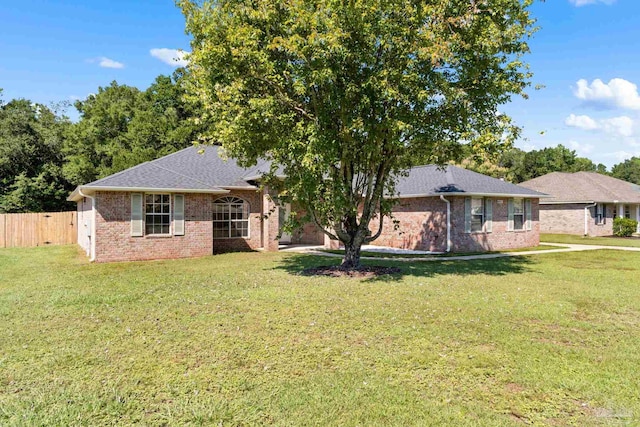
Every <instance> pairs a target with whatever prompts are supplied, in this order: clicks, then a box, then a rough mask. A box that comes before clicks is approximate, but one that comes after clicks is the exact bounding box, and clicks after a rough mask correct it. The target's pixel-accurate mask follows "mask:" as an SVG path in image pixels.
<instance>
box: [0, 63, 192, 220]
mask: <svg viewBox="0 0 640 427" xmlns="http://www.w3.org/2000/svg"><path fill="white" fill-rule="evenodd" d="M183 83H184V69H178V70H177V71H176V72H175V73H174V74H173V75H172V76H159V77H157V78H156V80H155V81H154V82H153V84H151V86H149V88H147V89H146V90H144V91H142V90H140V89H138V88H135V87H132V86H127V85H121V84H118V83H117V82H112V83H111V84H110V85H109V86H107V87H103V88H102V87H101V88H98V91H97V92H96V94H93V95H89V96H88V97H87V98H86V99H85V100H82V101H78V102H76V103H75V106H76V108H77V109H78V111H79V112H80V119H79V120H78V121H77V122H76V123H72V122H71V121H70V120H69V119H68V118H67V117H66V116H65V115H64V114H63V113H64V108H57V107H56V108H50V107H47V106H45V105H41V104H35V103H32V102H31V101H29V100H25V99H16V100H11V101H9V102H7V103H6V104H5V103H3V101H2V99H0V211H1V212H38V211H57V210H63V209H70V208H73V205H72V204H70V203H68V202H66V197H67V196H68V195H69V192H70V191H71V190H72V189H73V186H74V185H79V184H85V183H87V182H91V181H93V180H95V179H97V178H101V177H104V176H107V175H110V174H112V173H115V172H119V171H121V170H123V169H126V168H129V167H132V166H135V165H137V164H139V163H141V162H144V161H148V160H153V159H156V158H158V157H161V156H163V155H166V154H169V153H172V152H174V151H176V150H179V149H181V148H184V147H187V146H189V145H190V144H191V143H193V142H194V141H197V140H198V135H199V134H200V130H201V129H202V128H203V126H204V125H203V124H201V123H202V122H198V120H196V119H197V118H198V117H199V116H200V107H199V105H198V103H192V102H190V101H187V100H185V97H184V96H183V95H184V84H183ZM0 95H1V91H0ZM61 107H65V105H62V106H61Z"/></svg>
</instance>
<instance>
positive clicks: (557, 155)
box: [461, 144, 607, 183]
mask: <svg viewBox="0 0 640 427" xmlns="http://www.w3.org/2000/svg"><path fill="white" fill-rule="evenodd" d="M461 165H462V166H463V167H466V168H467V169H472V170H474V171H476V172H480V173H483V174H485V175H489V176H493V177H495V178H504V179H506V180H507V181H509V182H513V183H520V182H524V181H528V180H530V179H533V178H537V177H539V176H542V175H546V174H548V173H551V172H580V171H587V172H598V173H601V174H607V167H606V166H605V165H603V164H602V163H599V164H598V165H596V164H594V163H593V162H592V161H591V160H590V159H588V158H586V157H579V156H578V155H577V154H576V152H575V150H570V149H568V148H567V147H565V146H563V145H562V144H560V145H558V146H556V147H546V148H543V149H541V150H531V151H528V152H525V151H523V150H520V149H519V148H511V149H509V150H506V151H504V152H502V153H499V154H498V155H497V156H492V157H491V158H486V157H485V158H481V159H480V161H478V160H474V159H473V158H467V159H465V160H464V161H463V162H462V163H461Z"/></svg>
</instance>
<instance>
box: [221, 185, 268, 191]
mask: <svg viewBox="0 0 640 427" xmlns="http://www.w3.org/2000/svg"><path fill="white" fill-rule="evenodd" d="M220 188H224V189H225V190H259V188H258V187H256V186H255V185H245V186H242V185H224V186H221V187H220Z"/></svg>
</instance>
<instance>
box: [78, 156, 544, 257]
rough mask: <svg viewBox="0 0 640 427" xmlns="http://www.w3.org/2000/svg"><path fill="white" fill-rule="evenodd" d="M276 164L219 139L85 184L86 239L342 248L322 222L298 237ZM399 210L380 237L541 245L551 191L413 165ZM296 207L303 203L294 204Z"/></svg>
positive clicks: (104, 243)
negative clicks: (273, 184)
mask: <svg viewBox="0 0 640 427" xmlns="http://www.w3.org/2000/svg"><path fill="white" fill-rule="evenodd" d="M268 169H269V164H268V163H267V162H261V163H260V164H258V165H257V166H256V167H253V168H242V167H240V166H238V164H237V163H236V162H235V161H234V160H233V159H223V158H221V156H219V154H218V147H217V146H206V147H195V146H194V147H189V148H186V149H184V150H181V151H178V152H176V153H173V154H170V155H168V156H165V157H162V158H159V159H157V160H154V161H150V162H146V163H143V164H140V165H138V166H135V167H132V168H130V169H127V170H124V171H122V172H119V173H116V174H113V175H110V176H107V177H105V178H102V179H99V180H97V181H94V182H92V183H89V184H86V185H81V186H79V187H77V188H76V189H75V190H74V191H73V193H71V195H70V196H69V200H71V201H75V202H77V204H78V228H79V230H78V243H79V245H80V246H81V247H82V248H84V250H85V251H86V253H87V255H89V256H90V257H91V260H93V261H97V262H107V261H130V260H146V259H159V258H181V257H196V256H203V255H210V254H214V253H221V252H228V251H238V250H257V249H262V250H268V251H277V250H278V248H279V245H282V244H289V243H291V244H312V245H325V246H327V247H335V246H336V242H332V241H330V240H329V239H328V238H327V237H326V236H325V235H324V233H322V231H320V230H319V229H318V228H317V227H316V226H315V225H313V224H307V225H305V226H304V227H302V229H301V230H298V231H297V232H296V233H294V234H292V235H290V234H286V233H282V234H280V225H281V224H282V222H283V221H284V220H286V218H287V215H289V213H290V212H291V206H289V205H287V206H277V205H276V204H275V203H274V201H273V199H272V198H271V197H270V194H269V189H268V188H262V187H261V186H260V185H259V180H260V178H261V176H262V172H264V171H266V170H268ZM398 191H399V193H400V194H399V203H398V205H397V206H396V208H395V209H394V218H395V219H396V220H398V221H399V227H398V228H396V227H394V223H393V222H392V221H389V220H387V221H386V225H385V228H384V232H383V233H382V235H381V236H380V238H379V239H377V240H376V241H375V242H374V243H375V244H379V245H385V246H392V247H396V248H406V249H422V250H429V251H434V252H445V251H455V252H467V251H479V250H480V251H481V250H501V249H513V248H520V247H528V246H536V245H537V244H538V243H539V225H538V205H539V203H538V202H539V198H540V197H544V195H542V194H540V193H538V192H536V191H533V190H530V189H527V188H524V187H520V186H517V185H514V184H510V183H507V182H504V181H501V180H498V179H495V178H491V177H488V176H485V175H482V174H478V173H475V172H472V171H469V170H465V169H461V168H458V167H455V166H447V167H446V168H438V167H436V166H421V167H416V168H413V169H412V170H411V171H410V172H409V174H408V176H406V177H403V178H402V179H401V180H400V182H399V185H398ZM294 209H295V206H294Z"/></svg>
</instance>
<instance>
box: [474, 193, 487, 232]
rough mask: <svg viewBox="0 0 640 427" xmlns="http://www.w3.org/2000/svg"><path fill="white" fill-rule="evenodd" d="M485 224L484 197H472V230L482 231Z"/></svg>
mask: <svg viewBox="0 0 640 427" xmlns="http://www.w3.org/2000/svg"><path fill="white" fill-rule="evenodd" d="M483 226H484V199H477V198H472V199H471V232H472V233H475V232H481V231H483Z"/></svg>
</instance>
